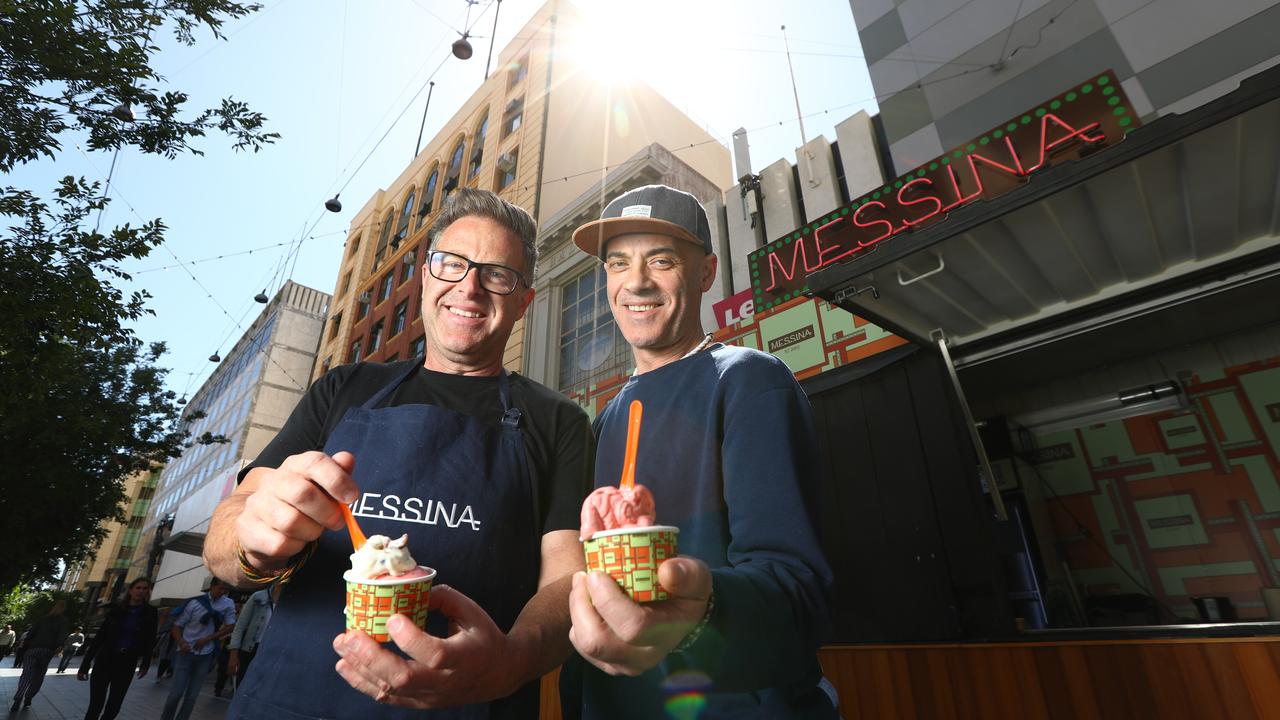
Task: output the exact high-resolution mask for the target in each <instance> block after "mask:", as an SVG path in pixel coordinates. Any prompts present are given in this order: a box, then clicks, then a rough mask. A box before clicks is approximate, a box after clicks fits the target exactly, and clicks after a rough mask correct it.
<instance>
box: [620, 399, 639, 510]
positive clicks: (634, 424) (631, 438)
mask: <svg viewBox="0 0 1280 720" xmlns="http://www.w3.org/2000/svg"><path fill="white" fill-rule="evenodd" d="M643 414H644V405H642V404H641V403H640V401H639V400H632V401H631V409H630V413H629V415H628V416H627V453H626V455H624V456H623V461H622V487H624V488H627V489H630V488H633V487H635V484H636V449H637V448H638V447H639V445H640V418H641V416H642V415H643Z"/></svg>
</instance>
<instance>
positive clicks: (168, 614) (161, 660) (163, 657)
mask: <svg viewBox="0 0 1280 720" xmlns="http://www.w3.org/2000/svg"><path fill="white" fill-rule="evenodd" d="M176 610H182V608H180V607H179V608H161V609H160V610H159V613H160V616H161V617H162V618H163V620H162V621H161V622H160V629H159V630H158V631H157V632H156V639H155V642H154V643H153V653H154V654H155V658H156V684H157V685H159V684H160V681H161V680H163V679H164V678H167V677H173V654H174V652H176V651H177V649H178V643H177V641H175V640H174V639H173V632H172V630H173V620H174V618H175V617H177V615H176V613H175V612H173V611H176Z"/></svg>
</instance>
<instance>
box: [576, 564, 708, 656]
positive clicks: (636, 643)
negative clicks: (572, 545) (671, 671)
mask: <svg viewBox="0 0 1280 720" xmlns="http://www.w3.org/2000/svg"><path fill="white" fill-rule="evenodd" d="M658 583H659V584H660V585H662V587H663V588H665V589H666V591H667V594H668V595H669V596H670V597H669V598H668V599H667V600H663V601H659V602H651V603H643V604H641V603H636V602H633V601H632V600H631V598H629V597H627V594H626V593H625V592H624V591H623V590H622V588H620V587H618V583H617V582H616V581H615V580H614V579H613V578H611V577H609V575H607V574H606V573H602V572H593V573H582V572H579V573H577V574H575V575H574V576H573V591H572V592H571V593H570V594H569V614H570V615H571V616H572V618H573V628H572V629H570V630H569V640H571V641H572V642H573V646H574V647H575V648H577V649H578V653H579V654H581V655H582V657H584V658H586V660H587V661H588V662H590V663H591V664H592V665H595V666H596V667H598V668H600V669H601V670H603V671H605V672H607V673H609V674H610V675H639V674H640V673H642V672H644V671H645V670H648V669H649V668H651V667H653V666H655V665H657V664H658V663H659V662H662V659H663V658H664V657H666V656H667V653H669V652H671V651H672V650H674V649H675V648H676V646H677V645H679V644H680V642H681V641H682V640H684V638H685V636H686V635H688V634H689V632H690V631H691V630H693V628H694V626H696V625H697V624H698V622H699V621H700V620H701V619H702V617H703V615H705V614H706V611H707V601H708V600H709V598H710V597H711V569H710V568H708V567H707V565H706V563H704V562H702V561H701V560H696V559H694V558H689V557H678V558H671V559H670V560H667V561H665V562H663V563H662V564H661V565H659V566H658Z"/></svg>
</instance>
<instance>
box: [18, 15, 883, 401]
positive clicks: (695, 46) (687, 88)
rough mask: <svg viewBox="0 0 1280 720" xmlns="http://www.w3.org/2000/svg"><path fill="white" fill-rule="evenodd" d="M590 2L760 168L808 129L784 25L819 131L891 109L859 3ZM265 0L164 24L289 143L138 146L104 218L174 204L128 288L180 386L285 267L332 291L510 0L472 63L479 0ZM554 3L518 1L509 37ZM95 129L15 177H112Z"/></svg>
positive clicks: (198, 100)
mask: <svg viewBox="0 0 1280 720" xmlns="http://www.w3.org/2000/svg"><path fill="white" fill-rule="evenodd" d="M573 1H574V4H577V5H579V6H582V7H584V8H585V9H586V10H587V11H588V12H590V13H593V14H594V15H596V16H599V17H600V18H601V20H602V21H603V25H602V27H604V28H608V27H609V26H611V25H618V26H624V25H625V26H626V27H627V28H629V29H630V35H631V36H633V37H636V38H638V40H639V42H637V43H635V44H633V45H632V48H633V49H632V51H631V52H630V53H628V55H629V56H630V57H631V59H632V60H633V61H634V62H632V63H631V67H632V70H633V72H636V73H637V74H638V75H639V77H640V78H641V79H643V80H645V81H646V82H648V83H649V84H650V85H652V86H653V87H654V88H656V89H657V90H658V91H659V92H661V93H662V94H663V95H665V96H666V97H667V98H668V99H669V100H671V101H672V103H673V104H675V105H676V106H677V107H679V108H681V109H682V110H684V111H685V112H687V113H688V114H689V115H690V116H691V117H692V118H693V119H694V120H695V121H697V122H698V123H699V124H702V125H703V126H704V127H706V128H708V130H710V131H711V133H712V134H713V135H714V136H716V137H720V138H723V139H724V141H725V143H726V145H727V144H728V138H729V135H730V134H731V133H732V131H733V130H734V129H735V128H737V127H740V126H741V127H745V128H747V129H748V130H750V131H751V133H750V142H751V157H752V160H753V164H754V166H755V169H757V170H758V169H760V168H761V167H763V166H765V165H767V164H769V163H770V162H772V161H774V160H775V159H777V158H779V157H783V156H785V157H788V158H790V159H792V160H793V161H794V157H795V148H796V147H797V146H799V145H800V131H799V127H798V125H797V123H796V112H795V101H794V99H793V97H792V90H791V84H790V79H789V76H788V73H787V64H786V56H785V55H784V54H783V52H782V50H783V41H782V34H781V32H780V30H779V26H780V25H783V24H785V25H786V26H787V34H788V37H789V38H790V43H791V49H792V53H793V62H794V66H795V77H796V84H797V88H798V93H799V98H800V105H801V109H802V111H803V112H804V113H805V114H806V115H808V114H811V113H817V115H816V116H812V117H806V119H805V121H804V125H805V131H806V134H807V135H808V137H809V138H813V137H815V136H817V135H819V134H825V135H826V137H827V138H828V139H829V140H831V139H834V131H833V127H834V125H835V123H837V122H838V121H840V120H842V119H844V118H845V117H848V116H849V115H851V114H853V113H854V112H855V111H856V110H858V109H859V108H866V109H867V110H869V111H871V112H874V111H875V103H874V100H873V98H872V95H873V91H872V90H871V85H870V82H869V80H868V78H867V71H866V65H865V62H864V60H863V59H862V57H861V56H862V51H861V48H860V46H859V43H858V36H857V32H856V29H855V26H854V22H853V16H852V13H851V11H850V7H849V2H848V0H803V1H797V2H789V3H780V2H769V1H766V0H742V1H738V2H731V1H730V0H699V1H698V2H688V0H684V1H683V2H673V1H669V0H650V1H649V2H643V3H622V2H618V1H617V0H614V1H613V2H608V1H607V0H573ZM265 5H266V7H265V8H264V10H262V11H261V12H259V13H257V14H255V15H251V16H249V17H247V18H245V19H243V20H240V21H236V22H233V23H229V24H228V25H227V26H226V27H224V29H223V32H224V34H226V35H227V40H226V41H225V42H224V41H218V40H214V39H212V38H210V37H209V36H208V35H207V33H204V34H202V35H200V36H199V37H200V42H198V43H197V44H196V45H195V46H194V47H190V48H188V47H184V46H181V45H178V44H177V43H175V42H173V41H172V35H171V33H169V32H168V31H167V29H166V32H165V33H163V34H157V36H156V41H157V46H158V47H159V48H160V52H159V54H158V56H157V57H156V59H155V60H154V61H153V62H154V66H155V67H156V68H157V69H158V70H159V72H160V73H161V74H162V75H164V76H165V77H166V79H167V81H168V83H167V84H168V86H169V87H171V88H176V89H181V90H183V91H185V92H187V93H189V94H190V95H191V98H192V100H191V103H190V106H191V107H192V108H193V109H195V108H200V107H205V106H208V105H213V104H215V103H216V102H217V101H218V100H219V99H220V98H222V97H225V96H232V97H234V98H236V99H238V100H243V101H246V102H248V103H249V104H250V106H251V107H253V108H254V109H255V110H258V111H260V112H262V113H264V114H265V115H266V116H267V117H268V118H269V125H270V129H272V130H274V131H276V132H279V133H281V134H282V136H283V137H282V139H281V140H280V141H279V142H277V143H276V144H275V145H272V146H269V147H267V148H266V149H264V150H263V151H262V152H260V153H257V154H253V153H236V152H233V151H232V150H231V148H230V143H229V142H227V141H226V139H225V138H223V137H220V136H217V135H210V136H209V137H207V138H204V139H203V140H201V141H199V142H198V143H197V145H198V147H199V148H200V149H202V150H203V151H204V152H205V155H204V156H203V157H196V156H190V155H188V156H183V157H180V158H178V159H176V160H172V161H170V160H166V159H164V158H158V157H151V156H144V155H142V154H140V153H137V152H134V151H131V150H125V151H122V152H121V153H120V155H119V158H118V160H117V163H116V169H115V175H114V180H113V190H112V192H111V197H112V199H113V202H112V203H111V207H110V209H109V210H108V211H107V212H106V213H104V215H103V217H102V227H103V228H104V229H105V228H110V227H112V226H114V225H119V224H124V223H130V224H135V225H136V224H139V223H141V222H143V221H144V220H150V219H153V218H156V217H160V218H163V220H164V222H165V223H166V225H167V226H168V232H167V242H166V246H165V247H161V248H158V249H156V250H155V251H153V252H152V253H151V255H150V256H149V257H147V258H145V259H143V260H140V261H136V262H130V263H128V264H126V265H125V266H124V267H125V270H126V271H128V272H131V273H133V274H134V282H133V285H132V286H130V287H129V288H128V289H134V288H144V289H146V290H147V291H148V292H149V293H151V295H152V296H153V298H152V299H151V300H150V302H149V307H151V308H152V309H153V310H154V311H155V313H156V314H155V315H154V316H152V317H148V318H146V319H144V320H142V321H140V322H139V323H137V325H136V330H137V332H138V335H139V337H141V338H142V339H143V340H145V341H153V340H164V341H165V342H167V343H168V346H169V353H168V354H167V355H166V356H165V359H164V361H163V364H165V365H166V366H167V367H169V368H171V369H172V372H171V374H170V376H169V385H170V387H171V388H172V389H174V390H175V391H176V392H179V393H182V392H184V391H185V392H187V393H188V394H189V393H190V392H193V391H194V390H195V389H196V388H197V387H199V384H200V383H201V382H203V380H204V379H205V378H207V377H208V375H209V373H210V372H212V370H213V369H214V366H213V364H212V363H210V362H208V360H207V357H208V356H209V355H210V354H211V353H213V352H215V351H219V352H222V353H224V354H225V352H226V351H227V350H228V349H229V348H230V347H231V345H232V344H233V343H234V342H235V340H236V339H237V338H238V337H239V336H240V334H241V332H242V330H241V329H240V328H243V327H248V324H249V323H250V322H251V321H252V319H253V317H254V316H255V315H256V313H257V312H258V311H259V310H260V309H261V307H262V306H260V305H256V304H254V303H253V301H252V297H253V295H254V294H255V293H257V292H259V291H261V290H263V289H264V288H265V289H266V291H267V293H268V294H272V293H274V292H275V291H276V290H277V289H278V288H279V286H280V285H281V284H282V283H283V280H284V278H286V277H289V278H292V279H293V280H294V281H296V282H299V283H302V284H304V285H309V286H311V287H315V288H317V289H320V290H323V291H324V292H332V291H333V287H334V284H335V278H336V274H337V268H338V262H339V258H340V253H341V248H342V245H343V242H344V241H345V234H344V231H345V229H346V228H347V226H348V224H349V221H350V217H351V213H352V212H354V211H355V210H356V209H358V208H359V207H360V206H362V205H363V204H364V202H365V201H366V200H367V199H368V198H369V196H370V195H371V194H372V193H373V192H375V191H376V190H377V189H378V188H380V187H383V186H385V185H386V184H387V183H389V182H390V181H391V180H392V179H394V178H395V177H396V176H397V175H398V174H399V173H400V171H401V170H402V169H403V168H404V166H405V165H406V164H407V163H408V162H409V161H410V159H411V156H412V154H413V148H414V143H415V140H416V138H417V135H418V127H419V123H420V121H421V119H422V110H423V104H424V102H425V99H426V93H425V91H423V92H422V93H421V94H420V95H419V96H418V97H417V99H416V100H413V101H412V102H411V99H412V98H413V96H414V94H415V93H418V91H419V90H420V89H421V88H422V87H423V86H424V85H425V83H426V80H427V78H428V76H429V75H431V73H432V71H433V70H435V69H436V68H437V67H440V70H439V72H438V73H437V74H436V75H435V76H434V79H435V82H436V85H435V91H434V96H433V98H432V100H431V109H430V113H429V115H428V117H427V122H426V134H425V136H424V137H425V138H430V137H431V136H432V135H433V134H434V133H435V132H436V131H437V130H438V129H439V128H440V127H441V126H442V125H443V123H444V122H446V121H447V120H448V119H449V117H451V116H452V115H453V113H454V111H455V110H456V109H457V107H458V106H459V105H460V104H461V103H462V102H463V100H464V99H465V98H466V97H467V96H469V95H470V94H471V93H472V92H474V91H475V90H476V88H477V87H478V86H479V85H480V83H481V81H482V80H483V74H484V65H485V56H486V54H487V53H488V50H489V42H490V38H489V37H488V36H489V35H491V33H492V30H493V17H494V16H493V13H494V9H495V8H496V7H497V6H496V5H495V4H493V3H491V2H489V1H488V0H484V1H483V2H481V3H480V4H477V5H474V6H472V7H471V9H470V13H471V18H472V22H473V23H474V27H473V32H474V34H476V35H481V36H484V37H483V38H480V39H475V40H474V41H473V42H474V45H475V56H474V57H472V58H471V59H470V60H468V61H466V62H462V61H458V60H456V59H453V58H451V57H450V58H449V59H447V60H445V59H446V57H448V47H449V44H450V43H451V42H452V41H453V40H454V39H456V38H457V33H456V29H461V28H462V27H463V26H464V22H465V20H466V17H467V12H468V7H467V4H466V2H465V0H281V1H279V2H270V1H269V0H268V1H267V2H266V3H265ZM540 5H541V3H540V2H537V1H536V0H504V1H503V2H502V4H501V10H500V14H499V24H498V31H497V48H498V49H500V48H501V47H502V46H503V45H505V44H506V42H507V41H508V40H510V38H511V37H512V36H513V35H514V34H515V32H516V31H517V30H519V28H520V27H521V26H522V25H523V24H524V22H525V21H527V20H528V18H529V17H530V16H532V14H533V13H534V12H535V11H536V10H537V8H538V7H540ZM477 18H478V20H477ZM495 54H496V53H495ZM442 61H444V64H443V65H441V62H442ZM162 87H163V86H162ZM824 111H829V112H824ZM397 117H399V120H398V121H397ZM384 133H385V134H386V137H385V139H383V140H382V141H381V144H379V145H378V146H377V149H376V150H375V151H373V152H372V154H370V150H371V148H373V147H374V144H375V143H377V142H378V140H379V138H381V137H382V136H383V135H384ZM80 143H81V139H80V138H75V137H70V136H68V137H64V138H63V150H62V152H61V153H60V154H59V155H58V156H57V157H56V158H55V159H52V160H49V159H44V160H40V161H37V162H34V163H31V164H28V165H25V166H22V167H20V168H18V169H16V170H15V171H14V172H13V173H12V174H11V175H10V177H9V178H6V180H5V182H6V183H7V184H15V185H18V186H20V187H25V188H29V189H32V190H35V191H37V192H41V193H47V191H48V190H49V189H50V188H52V187H53V186H54V184H55V183H56V182H57V179H58V178H61V177H62V176H64V175H84V176H85V177H87V178H89V179H91V180H93V179H98V180H102V179H105V177H106V174H107V171H108V168H109V166H110V164H111V155H110V154H109V153H101V152H97V153H86V152H85V151H83V150H82V149H81V145H80ZM366 158H367V160H366ZM362 161H363V162H364V165H363V167H361V168H360V169H359V171H358V172H356V168H357V166H359V165H360V164H361V162H362ZM343 185H346V188H345V189H344V190H343V192H342V200H343V203H344V205H345V206H346V208H347V210H346V212H344V213H342V214H336V215H335V214H331V213H326V212H324V211H323V209H322V204H323V202H324V200H325V199H326V198H328V197H331V196H332V195H333V194H334V192H335V191H336V190H337V189H338V188H340V187H342V186H343ZM317 221H318V223H317ZM304 230H310V232H309V233H307V235H306V238H305V239H304V240H303V242H302V244H301V247H300V250H299V251H298V253H297V257H296V260H290V261H289V262H288V267H284V268H282V261H283V260H284V259H285V252H286V250H287V247H288V245H287V244H289V243H290V242H291V241H296V240H298V239H299V238H300V237H303V232H304ZM281 243H284V244H286V245H283V246H279V247H270V246H273V245H278V244H281ZM249 250H253V252H252V254H248V253H247V252H246V251H249ZM237 253H239V254H238V255H235V256H234V257H227V258H223V259H221V260H207V259H209V258H214V257H216V256H219V255H233V254H237ZM175 258H177V259H175ZM179 260H181V261H183V262H187V263H191V262H192V261H198V262H194V263H192V264H189V265H188V266H187V268H188V270H189V271H190V273H191V274H194V276H195V279H193V278H192V276H191V275H190V274H188V272H187V270H184V269H182V268H181V267H171V268H169V269H159V268H163V267H165V266H174V265H176V264H177V263H178V261H179Z"/></svg>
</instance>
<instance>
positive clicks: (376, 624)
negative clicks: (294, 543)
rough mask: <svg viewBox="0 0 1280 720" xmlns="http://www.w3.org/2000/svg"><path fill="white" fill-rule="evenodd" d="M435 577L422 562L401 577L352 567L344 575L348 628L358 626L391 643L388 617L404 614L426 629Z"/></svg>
mask: <svg viewBox="0 0 1280 720" xmlns="http://www.w3.org/2000/svg"><path fill="white" fill-rule="evenodd" d="M435 578H436V571H435V570H432V569H431V568H428V567H423V566H421V565H419V566H418V567H417V569H415V570H410V571H409V572H407V573H405V574H403V575H400V576H398V577H393V576H390V575H384V576H383V577H380V578H377V579H375V580H370V579H368V578H364V577H360V576H358V575H356V574H355V573H354V572H353V571H351V570H348V571H347V572H345V573H343V574H342V579H343V580H345V581H346V582H347V607H346V610H345V611H344V612H345V613H346V616H347V629H348V630H350V629H351V628H357V629H359V630H363V631H364V632H365V633H366V634H367V635H369V637H371V638H373V639H374V640H377V641H378V642H382V643H384V642H388V641H389V640H391V635H390V634H388V633H387V620H390V619H391V616H392V615H395V614H400V615H404V616H405V617H407V618H409V619H410V620H412V621H413V624H414V625H417V626H418V627H419V628H420V629H423V630H426V628H427V595H428V593H429V592H430V591H431V582H432V581H433V580H435Z"/></svg>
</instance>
